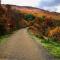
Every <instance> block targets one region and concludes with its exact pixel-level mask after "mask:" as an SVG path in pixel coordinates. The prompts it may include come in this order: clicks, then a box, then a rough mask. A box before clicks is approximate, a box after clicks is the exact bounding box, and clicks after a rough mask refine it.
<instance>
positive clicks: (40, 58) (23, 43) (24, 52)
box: [0, 29, 52, 60]
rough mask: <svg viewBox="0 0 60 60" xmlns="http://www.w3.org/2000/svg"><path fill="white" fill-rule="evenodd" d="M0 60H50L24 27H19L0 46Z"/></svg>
mask: <svg viewBox="0 0 60 60" xmlns="http://www.w3.org/2000/svg"><path fill="white" fill-rule="evenodd" d="M0 60H52V59H50V57H49V56H48V54H47V53H45V51H44V49H43V48H42V47H41V46H39V45H38V44H37V43H35V42H34V41H33V40H32V39H31V37H30V36H29V34H28V33H27V30H26V29H20V30H18V31H16V32H15V33H14V34H12V36H11V37H9V38H8V41H7V43H5V44H4V45H3V46H0Z"/></svg>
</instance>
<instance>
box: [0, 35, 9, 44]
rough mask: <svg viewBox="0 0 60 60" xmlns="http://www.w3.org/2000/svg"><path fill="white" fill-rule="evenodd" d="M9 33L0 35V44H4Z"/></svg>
mask: <svg viewBox="0 0 60 60" xmlns="http://www.w3.org/2000/svg"><path fill="white" fill-rule="evenodd" d="M8 36H9V35H4V36H0V44H4V43H5V42H6V41H7V38H8Z"/></svg>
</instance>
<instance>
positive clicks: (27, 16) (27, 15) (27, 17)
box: [24, 14, 35, 21]
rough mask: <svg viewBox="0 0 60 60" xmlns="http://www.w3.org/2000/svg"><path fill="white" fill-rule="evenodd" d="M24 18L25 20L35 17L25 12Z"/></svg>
mask: <svg viewBox="0 0 60 60" xmlns="http://www.w3.org/2000/svg"><path fill="white" fill-rule="evenodd" d="M24 19H25V20H27V21H29V20H31V21H32V20H34V19H35V16H33V15H32V14H26V15H25V16H24Z"/></svg>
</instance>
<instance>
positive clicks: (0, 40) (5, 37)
mask: <svg viewBox="0 0 60 60" xmlns="http://www.w3.org/2000/svg"><path fill="white" fill-rule="evenodd" d="M12 34H13V32H12V33H7V34H6V35H2V36H0V45H1V44H4V43H5V42H7V40H8V37H10V36H11V35H12Z"/></svg>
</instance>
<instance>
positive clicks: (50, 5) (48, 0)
mask: <svg viewBox="0 0 60 60" xmlns="http://www.w3.org/2000/svg"><path fill="white" fill-rule="evenodd" d="M2 4H12V5H19V6H32V7H38V8H41V9H45V10H49V11H55V12H60V0H2Z"/></svg>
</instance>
